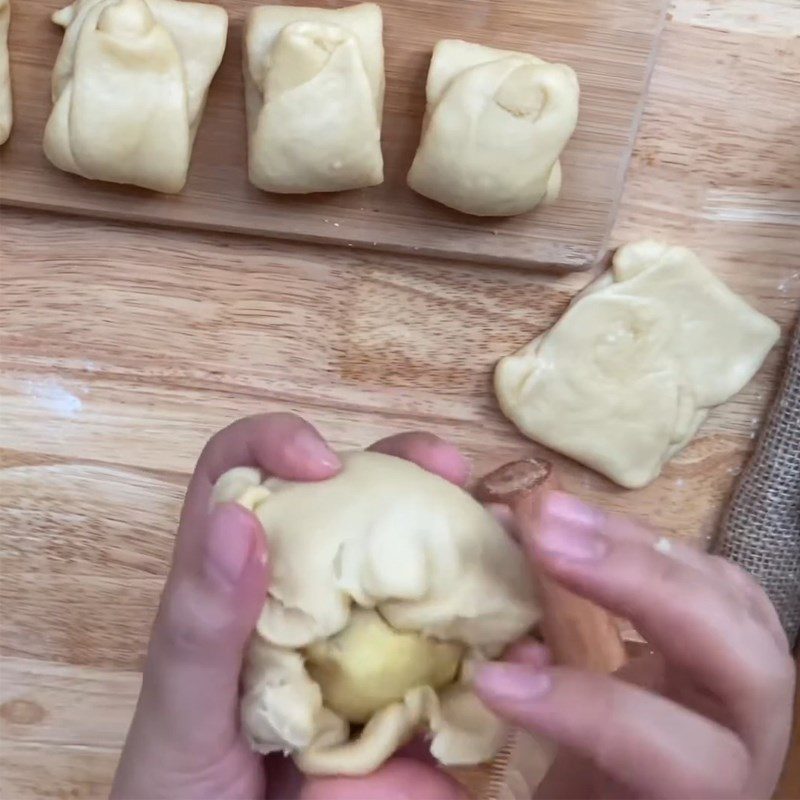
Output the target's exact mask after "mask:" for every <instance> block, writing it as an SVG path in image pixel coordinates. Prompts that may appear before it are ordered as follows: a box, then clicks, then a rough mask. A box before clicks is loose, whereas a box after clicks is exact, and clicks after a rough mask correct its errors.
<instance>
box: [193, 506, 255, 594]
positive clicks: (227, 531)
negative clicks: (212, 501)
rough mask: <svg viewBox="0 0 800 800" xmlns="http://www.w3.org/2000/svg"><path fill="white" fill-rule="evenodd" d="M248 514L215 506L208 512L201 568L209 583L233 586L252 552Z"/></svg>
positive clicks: (252, 527) (251, 525) (237, 508)
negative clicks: (217, 582) (208, 518)
mask: <svg viewBox="0 0 800 800" xmlns="http://www.w3.org/2000/svg"><path fill="white" fill-rule="evenodd" d="M256 535H257V531H256V526H255V524H254V520H253V518H252V515H251V514H250V513H249V512H248V511H246V510H245V509H243V508H241V507H240V506H238V505H233V504H226V505H221V506H217V507H216V508H215V509H214V510H213V511H212V513H211V518H210V520H209V524H208V535H207V537H206V547H205V554H204V555H205V559H204V568H205V571H206V574H207V575H209V576H210V577H211V578H212V579H213V580H216V581H219V582H221V583H222V584H224V585H225V586H227V587H233V586H235V585H236V584H237V583H238V581H239V579H240V578H241V577H242V574H243V573H244V571H245V568H246V567H247V564H248V562H249V561H250V558H251V557H252V556H253V555H254V551H255V549H256Z"/></svg>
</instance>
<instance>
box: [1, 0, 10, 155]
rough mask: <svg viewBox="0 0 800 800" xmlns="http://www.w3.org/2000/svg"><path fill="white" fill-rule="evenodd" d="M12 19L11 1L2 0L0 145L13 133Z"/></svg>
mask: <svg viewBox="0 0 800 800" xmlns="http://www.w3.org/2000/svg"><path fill="white" fill-rule="evenodd" d="M10 18H11V5H10V3H9V0H0V144H3V143H4V142H5V141H6V139H8V135H9V134H10V133H11V122H12V113H11V75H10V73H9V67H8V23H9V20H10Z"/></svg>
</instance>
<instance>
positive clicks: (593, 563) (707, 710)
mask: <svg viewBox="0 0 800 800" xmlns="http://www.w3.org/2000/svg"><path fill="white" fill-rule="evenodd" d="M534 504H535V507H534V509H533V514H531V515H530V520H531V524H530V529H523V530H521V531H519V535H520V538H521V540H522V541H523V544H524V545H525V547H526V549H527V550H528V552H529V554H530V556H531V558H533V559H535V561H536V563H537V565H538V567H539V569H540V570H543V571H544V572H545V573H547V574H548V575H550V576H551V577H552V578H554V579H556V580H558V581H559V582H560V583H561V584H562V585H563V586H565V587H566V588H568V589H571V590H572V591H574V592H576V593H577V594H579V595H582V596H583V597H586V598H588V599H590V600H592V601H594V602H596V603H598V604H599V605H601V606H603V607H605V608H607V609H608V610H610V611H611V612H613V613H615V614H618V615H620V616H623V617H626V618H628V619H630V620H631V621H632V622H633V623H634V625H635V626H636V627H637V629H638V630H639V631H640V632H641V633H642V634H643V635H644V637H645V638H646V639H647V641H648V642H649V643H650V646H651V647H652V648H654V649H653V650H648V652H647V653H646V654H644V655H642V656H640V657H637V658H634V659H633V660H632V661H631V662H630V663H628V664H627V665H626V666H625V667H623V668H622V669H621V670H620V671H619V672H618V673H617V675H616V676H613V677H612V676H607V675H600V674H595V673H590V672H586V671H581V670H576V669H570V668H567V667H559V666H551V665H550V664H549V663H548V658H547V653H546V651H545V650H544V649H543V648H541V647H536V646H533V647H530V646H528V647H525V646H523V647H518V648H515V649H514V650H513V651H512V652H511V654H510V656H509V658H508V659H507V661H506V663H500V664H490V665H487V666H485V667H484V668H483V670H482V671H481V672H479V673H478V675H477V685H476V688H477V690H478V693H479V695H480V696H481V697H482V699H483V700H484V702H485V703H486V704H487V705H488V706H489V707H490V708H492V709H494V710H495V712H497V713H498V714H499V715H500V716H502V717H504V718H506V719H508V720H509V721H511V722H513V723H515V724H517V725H519V726H520V727H523V728H526V729H528V730H530V731H532V732H534V733H536V734H540V735H542V736H544V737H546V738H548V739H550V740H551V741H553V742H554V743H556V744H557V745H559V746H560V750H559V754H558V756H557V758H556V761H555V763H554V765H553V767H552V768H551V770H550V772H549V773H548V774H547V776H546V778H545V779H544V781H543V782H542V784H541V785H540V787H539V789H538V791H537V794H536V796H537V797H541V798H548V800H555V798H582V799H583V800H590V799H591V798H615V800H618V799H619V798H687V799H688V798H704V800H705V799H706V798H708V799H710V798H723V797H724V798H742V800H744V799H745V798H747V799H748V800H751V799H752V798H762V800H766V798H769V797H770V796H771V795H772V792H773V791H774V788H775V785H776V783H777V780H778V778H779V775H780V771H781V766H782V764H783V760H784V758H785V755H786V750H787V746H788V742H789V735H790V729H791V716H792V697H793V686H794V680H795V671H794V665H793V663H792V660H791V658H790V655H789V649H788V643H787V640H786V637H785V636H784V634H783V631H782V629H781V626H780V624H779V621H778V616H777V614H776V612H775V610H774V608H773V607H772V605H771V603H770V601H769V600H768V598H767V596H766V595H765V594H764V592H763V591H762V590H761V588H760V587H759V586H758V585H757V584H756V582H755V581H754V580H753V579H752V578H750V576H749V575H747V573H745V572H744V571H742V570H741V569H739V568H738V567H736V566H734V565H733V564H731V563H729V562H727V561H725V560H723V559H721V558H718V557H715V556H710V555H707V554H705V553H703V552H699V551H697V550H695V549H693V548H691V547H689V546H688V545H686V544H682V543H679V542H674V541H668V540H666V539H665V538H663V537H661V536H659V534H658V533H655V532H653V531H650V530H648V529H647V528H646V527H644V526H642V525H640V524H638V523H636V522H634V521H632V520H630V519H627V518H625V517H622V516H619V515H614V514H606V513H604V512H602V511H601V510H599V509H595V508H591V507H589V506H587V505H585V504H583V503H582V502H580V501H579V500H578V499H577V498H575V497H572V496H570V495H568V494H565V493H562V492H549V493H546V494H542V495H540V496H538V497H537V498H535V499H534Z"/></svg>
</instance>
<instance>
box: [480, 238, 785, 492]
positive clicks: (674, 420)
mask: <svg viewBox="0 0 800 800" xmlns="http://www.w3.org/2000/svg"><path fill="white" fill-rule="evenodd" d="M779 335H780V329H779V327H778V325H777V324H776V323H775V322H773V321H772V320H771V319H769V318H768V317H766V316H764V315H763V314H761V313H759V312H758V311H756V310H755V309H753V308H752V307H750V306H749V305H748V304H747V303H746V302H745V301H744V300H742V298H740V297H739V296H738V295H736V294H734V293H733V292H732V291H731V290H730V289H728V287H727V286H725V284H724V283H722V281H720V280H719V279H718V278H716V277H715V276H714V275H713V274H712V273H711V272H709V271H708V269H706V267H705V266H704V265H703V264H702V263H701V261H700V259H699V258H698V257H697V256H696V255H695V254H694V253H693V252H692V251H691V250H687V249H686V248H685V247H669V246H667V245H664V244H660V243H658V242H653V241H643V242H638V243H635V244H629V245H626V246H625V247H622V248H620V249H619V250H618V251H617V253H616V255H615V257H614V263H613V269H612V270H611V271H610V272H609V273H607V274H605V275H602V276H601V277H600V278H598V279H597V280H596V281H595V282H594V283H593V284H591V285H590V286H589V287H588V288H587V289H586V290H584V291H583V292H582V293H581V294H579V295H578V296H577V297H576V298H575V300H574V301H573V302H572V304H571V305H570V307H569V308H568V309H567V311H566V312H565V313H564V315H563V316H562V317H561V319H560V320H558V322H556V324H555V325H554V326H553V327H552V328H551V329H550V330H549V331H547V332H545V333H544V334H542V335H541V336H538V337H537V338H536V339H534V340H533V341H532V342H530V344H528V345H526V346H525V347H523V348H522V349H521V350H520V351H519V352H517V353H515V354H514V355H511V356H508V357H506V358H504V359H502V360H501V361H500V362H499V364H498V365H497V369H496V371H495V391H496V393H497V398H498V400H499V402H500V406H501V408H502V409H503V412H504V413H505V415H506V416H507V417H508V418H509V419H510V420H511V421H512V422H514V424H515V425H516V426H517V427H518V428H519V429H520V430H521V431H522V432H523V433H525V434H526V435H528V436H529V437H530V438H531V439H534V440H536V441H538V442H541V443H542V444H544V445H546V446H548V447H550V448H552V449H553V450H557V451H559V452H561V453H564V454H565V455H568V456H570V457H571V458H574V459H575V460H576V461H580V462H581V463H583V464H586V465H587V466H589V467H592V468H594V469H596V470H597V471H598V472H601V473H603V474H604V475H606V476H608V477H609V478H611V480H613V481H616V482H617V483H618V484H620V485H621V486H625V487H628V488H637V487H640V486H645V485H646V484H648V483H650V482H651V481H652V480H654V479H655V478H656V477H658V475H659V473H660V472H661V469H662V467H663V465H664V464H665V463H666V462H667V461H668V460H669V459H670V458H672V456H674V455H675V454H676V453H678V452H679V451H680V450H681V449H682V448H683V447H685V446H686V445H687V444H688V443H689V441H690V440H691V439H692V437H693V436H694V434H695V433H696V432H697V429H698V428H699V427H700V424H701V423H702V422H703V420H704V419H705V418H706V416H707V415H708V412H709V411H710V410H711V409H712V408H713V407H714V406H716V405H719V404H720V403H724V402H725V401H726V400H728V399H729V398H730V397H732V396H733V395H734V394H736V393H737V392H739V391H740V390H741V389H742V388H743V387H744V386H745V385H746V384H747V382H748V381H749V380H750V379H751V378H752V377H753V375H754V374H755V373H756V371H757V370H758V368H759V367H760V366H761V363H762V362H763V360H764V358H766V355H767V353H768V352H769V350H770V349H771V348H772V346H773V345H774V344H775V342H776V341H777V339H778V337H779Z"/></svg>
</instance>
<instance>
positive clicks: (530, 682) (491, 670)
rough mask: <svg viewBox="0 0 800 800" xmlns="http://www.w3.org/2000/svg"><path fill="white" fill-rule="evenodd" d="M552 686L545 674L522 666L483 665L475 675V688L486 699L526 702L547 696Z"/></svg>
mask: <svg viewBox="0 0 800 800" xmlns="http://www.w3.org/2000/svg"><path fill="white" fill-rule="evenodd" d="M552 686H553V681H552V678H551V677H550V676H549V675H548V674H547V673H546V672H539V671H536V670H534V669H532V668H531V667H527V666H524V665H522V664H502V663H494V664H484V665H483V666H481V667H480V668H479V669H478V670H477V672H476V674H475V687H476V688H477V689H478V690H479V691H480V692H481V694H483V695H485V696H486V697H487V698H493V699H496V700H502V701H506V702H514V703H520V702H526V701H529V700H535V699H537V698H539V697H541V696H542V695H545V694H547V692H549V691H550V689H551V688H552Z"/></svg>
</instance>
